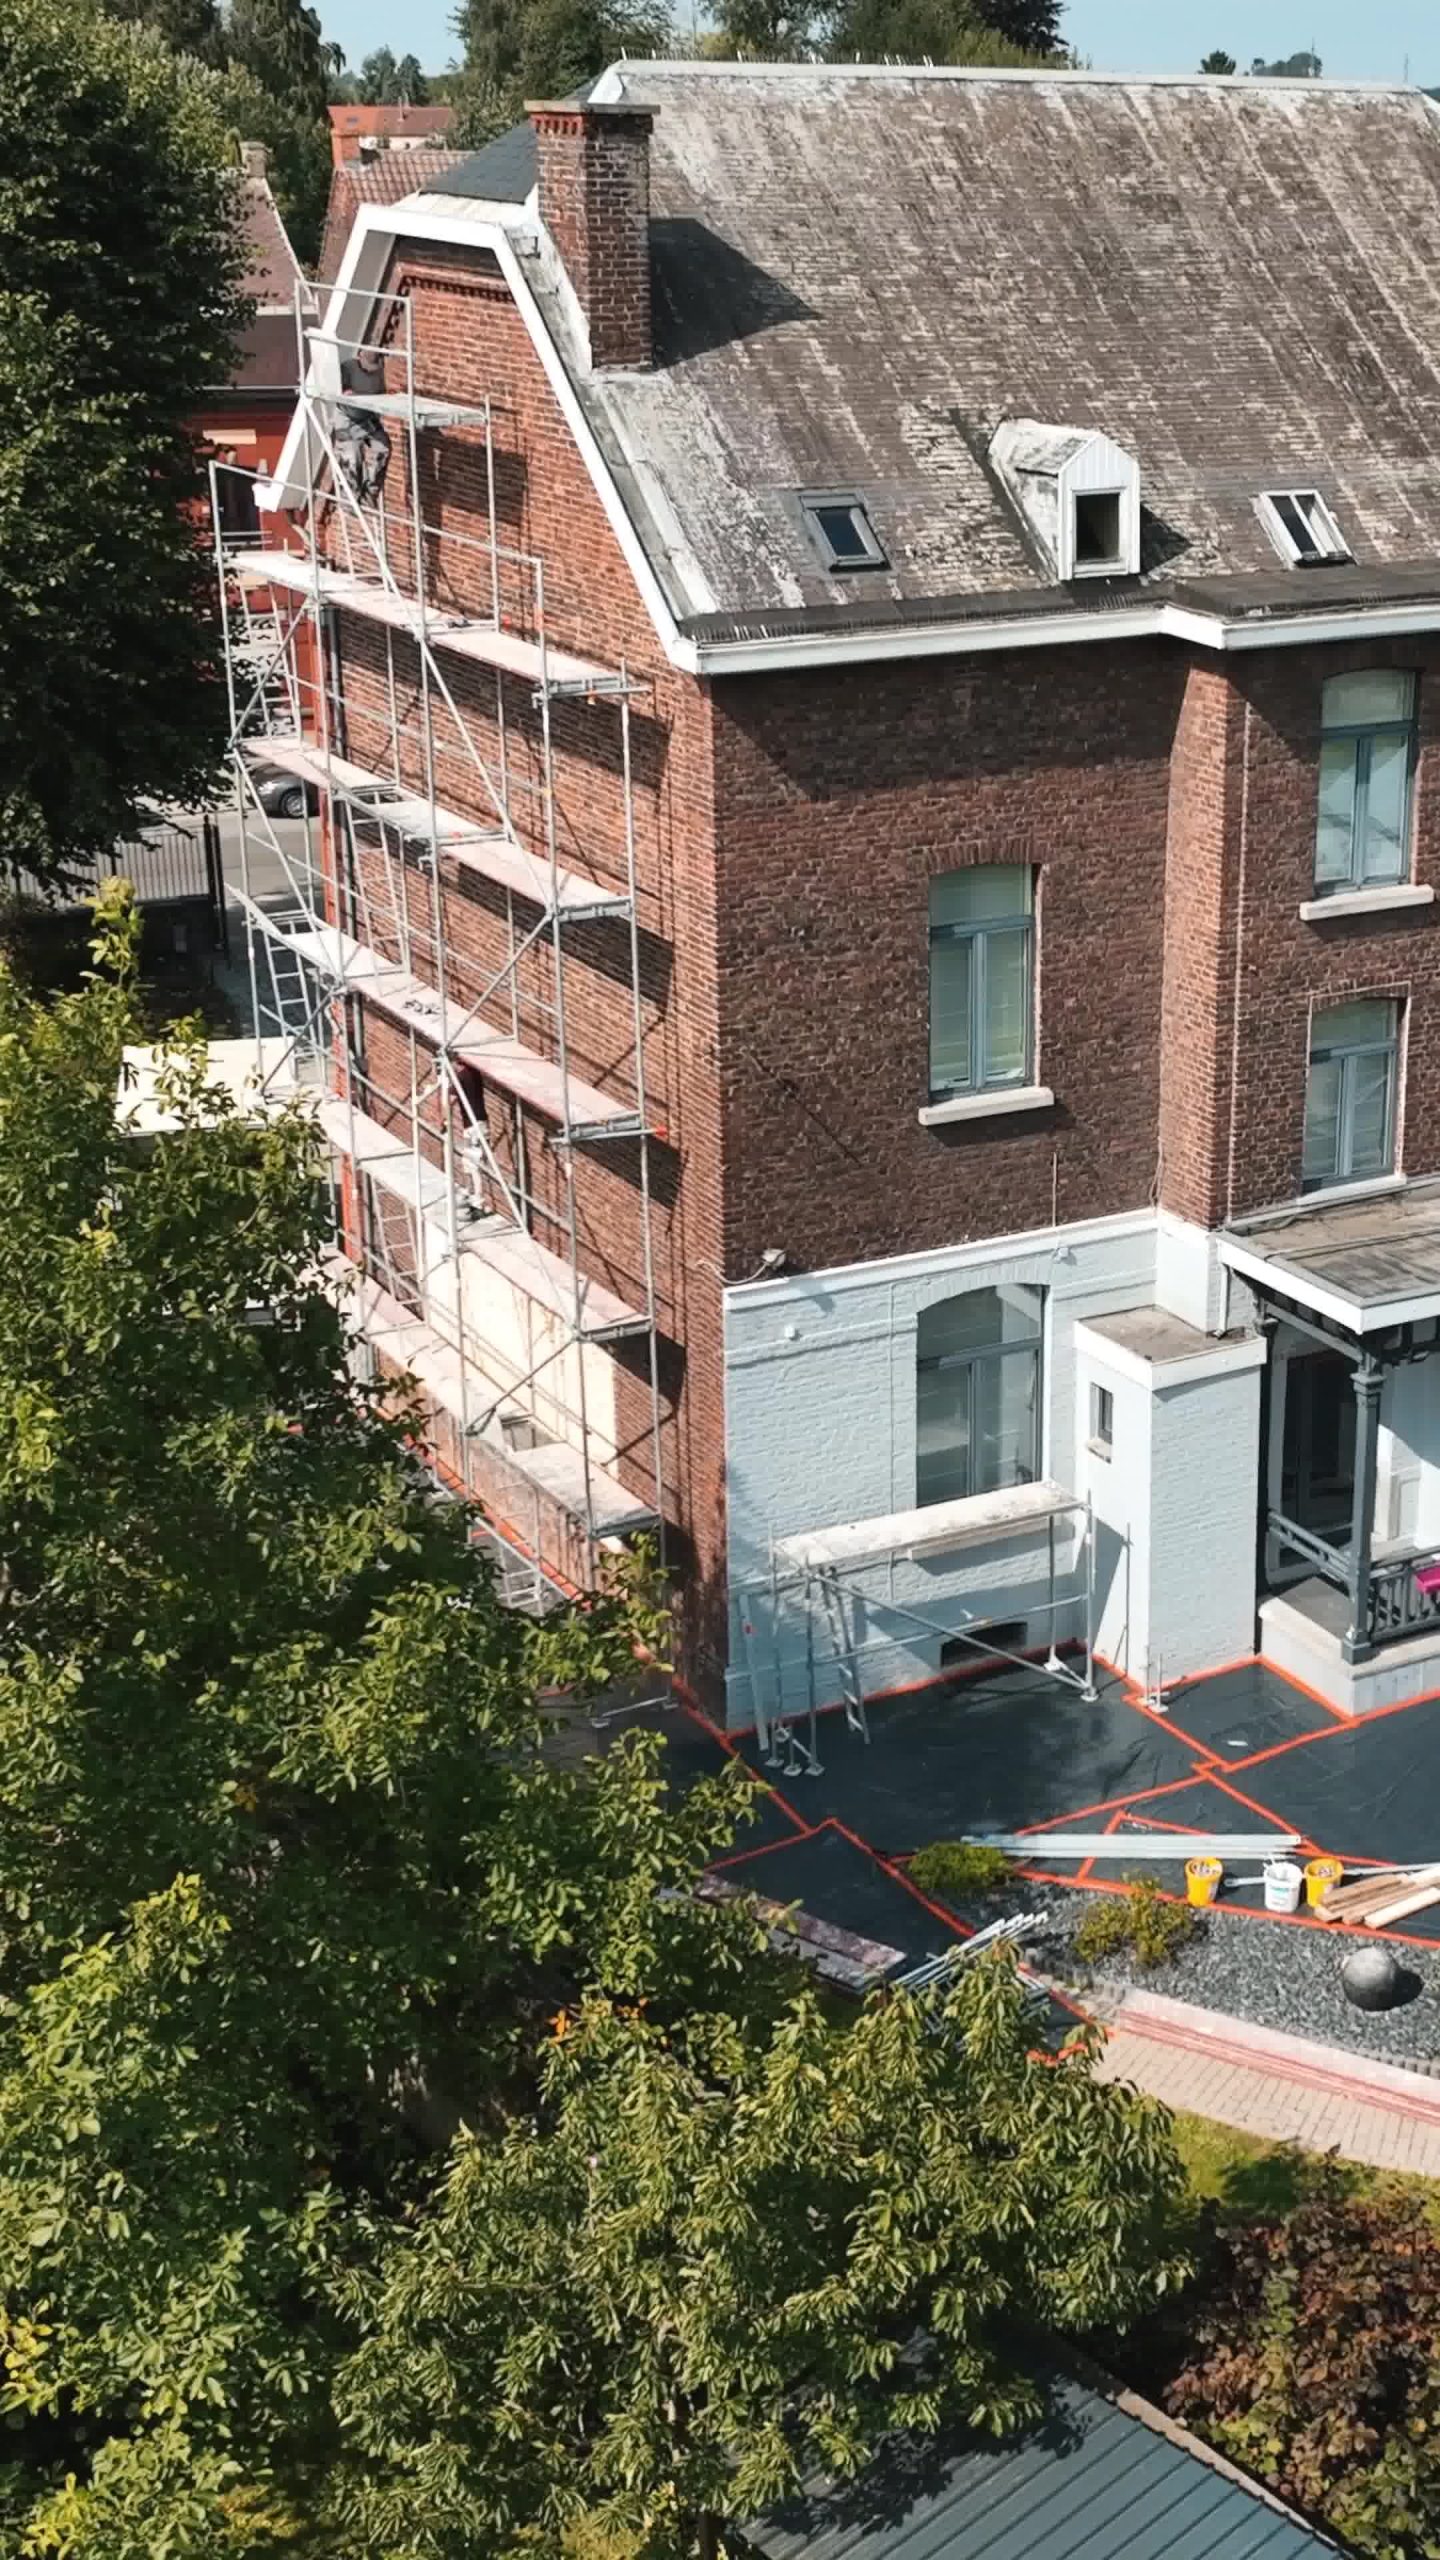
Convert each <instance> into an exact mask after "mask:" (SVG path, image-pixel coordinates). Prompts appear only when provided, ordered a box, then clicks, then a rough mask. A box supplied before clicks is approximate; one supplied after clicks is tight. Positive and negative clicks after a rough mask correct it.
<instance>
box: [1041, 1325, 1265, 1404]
mask: <svg viewBox="0 0 1440 2560" xmlns="http://www.w3.org/2000/svg"><path fill="white" fill-rule="evenodd" d="M1075 1347H1076V1349H1077V1351H1083V1352H1085V1353H1086V1354H1087V1356H1088V1357H1089V1358H1090V1359H1091V1360H1093V1361H1095V1362H1096V1363H1097V1365H1098V1366H1099V1367H1101V1368H1104V1369H1112V1370H1113V1371H1114V1373H1115V1375H1116V1377H1117V1378H1128V1379H1129V1380H1130V1382H1131V1384H1132V1385H1133V1386H1137V1387H1145V1388H1147V1389H1148V1391H1149V1393H1150V1394H1151V1395H1161V1394H1163V1393H1164V1390H1165V1389H1166V1388H1167V1387H1184V1386H1189V1385H1191V1384H1193V1383H1194V1382H1195V1381H1196V1380H1198V1379H1201V1378H1225V1377H1229V1376H1231V1375H1232V1374H1233V1373H1234V1372H1236V1371H1241V1370H1245V1369H1263V1368H1264V1366H1265V1359H1266V1349H1265V1342H1264V1339H1263V1336H1261V1335H1259V1334H1256V1335H1254V1336H1253V1338H1248V1339H1247V1340H1245V1341H1244V1342H1216V1343H1212V1344H1211V1345H1210V1347H1209V1349H1208V1350H1205V1351H1187V1352H1184V1353H1182V1354H1181V1356H1180V1358H1179V1359H1176V1360H1147V1359H1146V1357H1145V1355H1144V1353H1143V1352H1142V1351H1134V1350H1132V1349H1131V1347H1130V1345H1129V1343H1126V1342H1112V1341H1111V1339H1110V1337H1109V1335H1108V1334H1104V1333H1097V1332H1096V1331H1095V1329H1094V1327H1093V1326H1092V1325H1089V1324H1087V1323H1086V1322H1085V1320H1084V1318H1083V1317H1080V1318H1078V1319H1077V1321H1076V1325H1075Z"/></svg>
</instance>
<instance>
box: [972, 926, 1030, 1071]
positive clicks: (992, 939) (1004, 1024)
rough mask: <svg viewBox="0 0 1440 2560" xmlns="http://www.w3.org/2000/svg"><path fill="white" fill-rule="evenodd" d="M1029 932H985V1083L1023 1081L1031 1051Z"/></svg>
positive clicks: (982, 1057) (982, 1067)
mask: <svg viewBox="0 0 1440 2560" xmlns="http://www.w3.org/2000/svg"><path fill="white" fill-rule="evenodd" d="M1029 1035H1030V936H1029V933H1028V931H1027V932H1023V933H1005V932H1000V933H995V932H991V933H987V934H986V936H985V1023H984V1047H983V1050H982V1053H981V1061H980V1069H981V1073H980V1081H981V1083H982V1084H986V1085H992V1084H1023V1083H1024V1081H1025V1076H1026V1070H1027V1066H1028V1062H1029V1053H1030V1036H1029Z"/></svg>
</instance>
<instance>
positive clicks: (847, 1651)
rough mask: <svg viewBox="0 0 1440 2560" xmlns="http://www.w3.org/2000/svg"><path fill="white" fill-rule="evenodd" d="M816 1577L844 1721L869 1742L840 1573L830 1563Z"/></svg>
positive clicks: (858, 1672)
mask: <svg viewBox="0 0 1440 2560" xmlns="http://www.w3.org/2000/svg"><path fill="white" fill-rule="evenodd" d="M815 1580H816V1581H817V1582H818V1584H819V1586H820V1605H821V1607H822V1608H823V1610H824V1612H825V1625H826V1629H827V1631H828V1633H829V1637H830V1649H831V1651H832V1653H833V1654H834V1656H835V1667H836V1670H837V1672H838V1673H839V1678H840V1696H841V1699H842V1701H843V1704H844V1708H845V1721H846V1723H847V1724H848V1726H849V1727H850V1730H851V1732H852V1733H858V1734H859V1735H860V1737H861V1739H862V1741H865V1742H868V1741H869V1739H870V1720H869V1718H868V1716H867V1715H866V1713H865V1691H864V1688H863V1686H862V1685H861V1680H860V1665H859V1662H858V1660H857V1659H856V1653H855V1638H854V1635H853V1633H852V1631H851V1626H850V1621H849V1618H848V1616H847V1613H846V1608H845V1594H844V1592H843V1591H842V1590H841V1588H840V1576H839V1574H838V1573H837V1572H836V1571H835V1569H834V1567H833V1566H827V1567H825V1568H823V1569H822V1570H821V1571H820V1572H818V1573H817V1574H816V1576H815Z"/></svg>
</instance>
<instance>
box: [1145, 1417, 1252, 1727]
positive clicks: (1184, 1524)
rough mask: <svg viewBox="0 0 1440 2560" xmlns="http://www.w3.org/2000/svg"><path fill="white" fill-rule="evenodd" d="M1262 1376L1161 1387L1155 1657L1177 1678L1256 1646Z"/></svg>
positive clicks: (1153, 1573)
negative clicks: (1256, 1545) (1256, 1572)
mask: <svg viewBox="0 0 1440 2560" xmlns="http://www.w3.org/2000/svg"><path fill="white" fill-rule="evenodd" d="M1260 1376H1261V1373H1260V1371H1259V1370H1258V1369H1242V1370H1239V1371H1233V1370H1232V1371H1230V1372H1228V1373H1226V1374H1222V1375H1221V1376H1219V1377H1215V1378H1200V1379H1196V1380H1195V1381H1194V1382H1193V1383H1192V1384H1190V1385H1188V1386H1179V1387H1170V1388H1162V1390H1161V1392H1160V1393H1159V1394H1157V1395H1156V1397H1155V1399H1154V1406H1153V1421H1152V1436H1151V1460H1150V1558H1149V1564H1150V1626H1149V1637H1150V1651H1151V1654H1152V1655H1154V1656H1156V1657H1158V1659H1159V1661H1160V1662H1161V1663H1162V1664H1163V1666H1164V1672H1165V1677H1166V1678H1167V1679H1169V1680H1173V1679H1177V1678H1179V1677H1180V1676H1181V1675H1182V1674H1185V1673H1189V1672H1194V1671H1207V1670H1214V1669H1215V1668H1216V1667H1217V1666H1218V1665H1219V1664H1220V1663H1222V1662H1233V1661H1235V1659H1236V1658H1237V1656H1239V1655H1241V1654H1247V1653H1251V1652H1253V1650H1254V1645H1255V1539H1256V1521H1257V1503H1258V1492H1257V1488H1258V1485H1259V1480H1260V1479H1259V1466H1260Z"/></svg>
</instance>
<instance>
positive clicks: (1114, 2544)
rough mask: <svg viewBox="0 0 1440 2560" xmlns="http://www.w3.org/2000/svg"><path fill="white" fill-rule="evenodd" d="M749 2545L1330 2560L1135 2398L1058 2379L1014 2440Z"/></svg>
mask: <svg viewBox="0 0 1440 2560" xmlns="http://www.w3.org/2000/svg"><path fill="white" fill-rule="evenodd" d="M745 2538H746V2540H747V2541H748V2542H749V2543H750V2544H751V2545H752V2547H753V2548H754V2549H755V2550H757V2551H758V2552H760V2553H762V2554H763V2555H764V2560H1322V2555H1325V2554H1327V2553H1331V2552H1333V2551H1334V2549H1335V2547H1336V2546H1335V2545H1334V2544H1333V2543H1332V2542H1330V2541H1328V2540H1327V2538H1326V2537H1325V2536H1324V2535H1323V2534H1321V2533H1319V2532H1317V2531H1316V2530H1314V2529H1313V2528H1312V2527H1311V2526H1309V2525H1307V2524H1305V2523H1303V2522H1302V2521H1301V2519H1300V2518H1299V2517H1298V2516H1295V2515H1292V2514H1291V2513H1290V2511H1289V2510H1288V2509H1287V2508H1285V2507H1283V2506H1281V2505H1280V2503H1279V2502H1278V2500H1275V2499H1272V2498H1271V2497H1270V2496H1269V2495H1268V2493H1267V2492H1266V2491H1265V2490H1263V2489H1261V2488H1260V2487H1259V2486H1258V2484H1257V2483H1256V2482H1254V2481H1251V2480H1248V2479H1246V2478H1245V2476H1244V2474H1243V2473H1241V2472H1238V2471H1236V2470H1235V2469H1234V2468H1233V2466H1232V2465H1230V2464H1228V2463H1220V2462H1219V2461H1218V2460H1217V2458H1216V2457H1215V2456H1213V2455H1211V2454H1210V2453H1209V2452H1208V2451H1207V2449H1206V2448H1205V2447H1204V2446H1202V2445H1200V2444H1198V2443H1197V2442H1196V2440H1195V2439H1194V2438H1193V2437H1189V2436H1187V2435H1186V2434H1185V2432H1184V2430H1183V2429H1181V2428H1177V2427H1174V2426H1172V2425H1171V2424H1170V2422H1169V2421H1168V2420H1165V2419H1163V2418H1162V2417H1161V2416H1160V2413H1159V2411H1158V2410H1153V2409H1149V2408H1148V2407H1147V2404H1146V2403H1145V2402H1143V2401H1139V2400H1136V2399H1135V2397H1134V2395H1133V2394H1131V2393H1128V2392H1126V2393H1117V2394H1116V2395H1115V2396H1113V2397H1112V2396H1110V2395H1109V2394H1108V2393H1106V2392H1103V2391H1101V2390H1100V2389H1099V2388H1096V2387H1093V2386H1092V2385H1090V2384H1088V2383H1084V2382H1081V2381H1078V2380H1072V2379H1070V2378H1069V2377H1068V2376H1061V2375H1056V2376H1055V2377H1054V2379H1053V2385H1052V2388H1051V2392H1050V2403H1049V2409H1048V2413H1047V2415H1046V2417H1045V2419H1044V2421H1043V2422H1042V2424H1041V2425H1040V2426H1038V2427H1037V2428H1035V2429H1033V2430H1032V2432H1031V2433H1029V2434H1028V2435H1025V2436H1022V2437H1020V2438H1019V2439H1018V2440H1015V2441H1012V2442H1008V2443H1001V2444H997V2443H995V2442H994V2441H993V2439H989V2440H985V2441H983V2442H982V2441H978V2440H976V2441H974V2442H972V2443H970V2444H969V2445H967V2446H966V2447H965V2448H964V2449H962V2450H960V2451H959V2452H956V2453H954V2454H952V2455H950V2456H948V2457H945V2456H939V2455H936V2454H934V2453H933V2452H931V2451H930V2450H929V2449H928V2448H925V2447H921V2446H918V2445H910V2446H907V2447H904V2448H901V2449H900V2452H899V2454H898V2455H897V2456H896V2457H895V2458H894V2459H893V2460H892V2462H891V2463H890V2465H889V2466H888V2467H884V2466H882V2467H879V2468H877V2469H876V2470H874V2471H872V2472H867V2473H865V2474H864V2475H862V2477H861V2479H860V2480H859V2481H857V2482H856V2483H854V2484H853V2485H852V2486H851V2487H850V2488H848V2489H844V2490H837V2491H832V2492H831V2493H830V2495H829V2496H828V2497H823V2496H817V2497H815V2498H813V2499H811V2500H808V2501H806V2502H803V2503H801V2502H797V2503H796V2504H795V2505H794V2506H792V2507H790V2508H787V2509H786V2510H784V2511H783V2512H782V2513H780V2514H778V2515H776V2516H773V2517H769V2518H767V2519H766V2520H765V2521H764V2522H763V2523H761V2524H759V2525H750V2526H748V2527H747V2528H746V2537H745Z"/></svg>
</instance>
